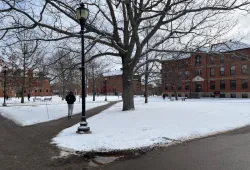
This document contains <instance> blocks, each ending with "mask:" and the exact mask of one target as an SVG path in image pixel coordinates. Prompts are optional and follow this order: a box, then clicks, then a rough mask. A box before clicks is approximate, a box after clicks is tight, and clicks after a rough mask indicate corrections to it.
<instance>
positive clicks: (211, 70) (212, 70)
mask: <svg viewBox="0 0 250 170" xmlns="http://www.w3.org/2000/svg"><path fill="white" fill-rule="evenodd" d="M210 76H214V68H210Z"/></svg>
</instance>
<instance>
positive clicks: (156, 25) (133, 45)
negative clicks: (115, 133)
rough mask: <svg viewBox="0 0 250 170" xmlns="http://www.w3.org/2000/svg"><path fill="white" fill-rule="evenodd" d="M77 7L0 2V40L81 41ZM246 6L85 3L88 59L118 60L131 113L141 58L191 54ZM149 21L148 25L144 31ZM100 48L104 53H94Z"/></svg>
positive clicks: (54, 1)
mask: <svg viewBox="0 0 250 170" xmlns="http://www.w3.org/2000/svg"><path fill="white" fill-rule="evenodd" d="M78 2H79V1H69V0H62V1H58V0H46V1H35V2H33V1H32V3H31V2H30V0H23V1H9V0H2V1H1V2H0V6H1V10H0V12H1V13H0V19H1V21H2V23H3V24H2V25H1V26H0V31H1V35H0V39H5V38H6V37H8V36H11V32H12V30H14V29H17V28H18V29H36V30H37V31H38V32H40V34H37V36H36V37H34V39H39V40H44V41H58V40H63V39H68V38H72V37H79V35H78V32H79V28H78V27H79V26H78V21H77V20H76V18H75V8H76V7H77V3H78ZM249 3H250V1H249V0H242V1H240V2H238V1H236V0H216V1H215V0H207V1H205V2H204V1H193V0H178V1H173V0H155V1H151V0H140V1H139V0H134V1H131V0H116V1H112V0H106V1H101V0H97V1H96V0H90V1H88V2H87V5H88V7H89V8H90V10H91V15H90V18H89V20H88V23H87V24H86V31H85V34H86V36H85V37H86V39H87V41H86V43H89V49H92V50H95V51H97V52H96V54H95V55H93V56H92V59H94V58H96V57H100V56H104V55H112V56H117V57H120V58H121V60H122V68H123V110H133V109H134V98H133V83H132V79H133V75H134V69H135V67H136V65H137V63H138V62H139V60H140V59H141V58H143V57H145V56H146V54H148V53H149V52H151V51H159V52H173V51H177V52H179V51H188V50H191V51H193V50H194V49H195V48H197V46H202V45H205V44H207V43H210V42H211V41H213V40H214V39H215V38H218V37H220V36H222V35H223V34H224V33H226V32H228V31H229V30H230V28H231V25H230V23H232V22H230V23H229V22H228V19H229V17H232V16H233V15H230V14H231V13H232V11H235V10H237V9H240V10H246V11H247V10H248V7H249ZM107 9H108V10H107ZM146 14H147V15H146ZM227 16H228V18H227ZM19 17H23V18H24V19H26V20H27V21H28V22H27V24H26V25H23V24H22V23H20V22H18V20H17V19H16V18H19ZM230 19H231V18H230ZM7 20H8V22H6V21H7ZM148 20H150V21H152V22H151V23H152V25H151V26H150V27H149V28H146V27H145V25H146V24H145V23H146V22H147V21H148ZM65 21H67V22H65ZM231 21H232V20H231ZM233 23H234V22H233ZM145 31H148V32H149V33H148V34H147V36H143V35H145V34H143V32H145ZM190 40H192V41H190ZM148 42H150V46H149V49H148V50H147V49H145V48H146V47H145V46H146V44H147V43H148ZM190 42H192V43H190ZM186 44H188V46H186ZM100 46H102V48H98V47H100ZM184 47H188V48H184ZM97 48H98V50H97ZM87 51H88V49H87Z"/></svg>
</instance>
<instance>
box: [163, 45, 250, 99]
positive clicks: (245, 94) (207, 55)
mask: <svg viewBox="0 0 250 170" xmlns="http://www.w3.org/2000/svg"><path fill="white" fill-rule="evenodd" d="M206 51H207V50H206V49H203V50H202V49H201V50H200V51H197V52H196V53H193V54H190V55H186V56H182V57H181V58H179V59H176V60H173V59H172V60H165V61H163V62H162V93H164V94H167V95H168V96H170V95H171V96H173V93H174V92H175V91H176V92H177V93H178V96H190V95H191V96H192V95H193V96H197V97H202V96H203V97H209V96H218V97H221V98H224V97H226V98H236V97H237V98H249V97H250V86H249V85H248V84H249V83H250V80H249V79H250V72H249V68H250V60H249V59H250V45H248V44H244V43H241V42H232V41H230V42H227V43H225V44H218V45H214V46H212V48H211V50H209V52H206Z"/></svg>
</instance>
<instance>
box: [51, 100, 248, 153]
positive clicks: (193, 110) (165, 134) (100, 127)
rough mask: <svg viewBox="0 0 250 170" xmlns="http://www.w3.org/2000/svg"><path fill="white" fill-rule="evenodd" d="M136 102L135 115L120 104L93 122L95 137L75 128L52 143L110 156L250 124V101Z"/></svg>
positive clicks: (67, 148) (57, 137)
mask: <svg viewBox="0 0 250 170" xmlns="http://www.w3.org/2000/svg"><path fill="white" fill-rule="evenodd" d="M143 100H144V99H143V98H142V97H137V98H135V107H136V109H135V110H134V111H125V112H123V111H121V109H122V103H121V102H120V103H117V104H116V105H114V106H112V107H111V108H109V109H107V110H105V111H103V112H102V113H100V114H98V115H96V116H94V117H91V118H89V119H88V120H87V121H88V125H89V126H90V129H91V132H92V133H91V134H82V135H79V134H76V133H75V131H76V129H77V127H78V126H79V125H78V124H77V125H74V126H72V127H70V128H67V129H65V130H63V131H62V132H60V133H59V134H58V135H57V136H56V137H55V138H53V140H52V143H54V144H56V145H57V146H58V147H60V148H61V149H63V150H66V151H80V152H92V151H95V152H108V151H117V150H130V149H139V148H144V147H152V146H157V145H165V144H171V143H174V142H176V141H184V140H188V139H192V138H197V137H201V136H206V135H211V134H215V133H219V132H223V131H226V130H231V129H234V128H238V127H242V126H245V125H248V124H249V123H250V112H249V104H250V100H249V99H187V100H186V101H185V102H184V101H180V100H179V101H169V99H166V100H163V99H162V98H161V97H150V98H149V103H148V104H144V103H143Z"/></svg>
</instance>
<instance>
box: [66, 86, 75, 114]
mask: <svg viewBox="0 0 250 170" xmlns="http://www.w3.org/2000/svg"><path fill="white" fill-rule="evenodd" d="M66 101H67V104H68V118H71V117H72V114H73V108H74V103H75V101H76V97H75V95H74V94H73V92H72V91H70V92H69V94H68V95H67V96H66Z"/></svg>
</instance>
